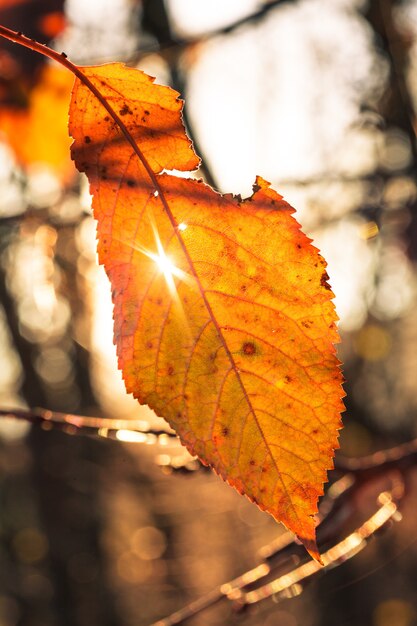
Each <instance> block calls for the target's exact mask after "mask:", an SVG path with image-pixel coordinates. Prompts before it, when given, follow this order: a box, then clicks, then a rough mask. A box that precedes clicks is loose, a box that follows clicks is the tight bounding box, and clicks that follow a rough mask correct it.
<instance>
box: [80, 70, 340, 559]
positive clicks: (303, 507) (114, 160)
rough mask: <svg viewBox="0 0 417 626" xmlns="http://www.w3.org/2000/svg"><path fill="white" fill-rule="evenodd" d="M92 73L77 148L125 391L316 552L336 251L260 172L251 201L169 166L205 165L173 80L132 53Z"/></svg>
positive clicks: (330, 400) (335, 380)
mask: <svg viewBox="0 0 417 626" xmlns="http://www.w3.org/2000/svg"><path fill="white" fill-rule="evenodd" d="M82 72H83V73H84V75H85V76H86V77H87V78H88V79H89V81H91V84H92V85H93V90H96V93H95V94H93V93H92V91H91V86H90V89H89V88H87V86H86V85H85V84H83V83H82V82H80V81H79V80H77V81H76V83H75V87H74V91H73V97H72V102H71V107H70V133H71V135H72V137H73V138H74V140H75V141H74V144H73V146H72V155H73V158H74V160H75V162H76V165H77V167H78V169H80V170H81V171H84V172H86V173H87V175H88V178H89V180H90V185H91V193H92V194H93V198H94V199H93V206H94V215H95V217H96V219H97V220H98V251H99V259H100V262H101V263H103V264H104V266H105V268H106V271H107V274H108V276H109V278H110V281H111V285H112V289H113V302H114V329H115V330H114V333H115V342H116V344H117V353H118V357H119V366H120V368H121V370H122V372H123V377H124V380H125V383H126V388H127V390H128V391H129V392H131V393H133V394H134V396H135V397H136V398H138V400H139V401H140V402H141V403H146V404H148V405H149V406H150V407H151V408H153V409H154V410H155V411H156V413H157V414H158V415H161V416H163V417H165V418H166V419H167V420H168V421H169V423H170V424H171V426H173V427H174V428H175V430H176V432H177V433H178V434H179V436H180V438H181V441H182V442H183V443H184V444H185V445H186V446H187V448H188V449H189V450H190V451H191V453H193V454H197V455H198V456H199V457H200V459H201V460H202V461H203V462H204V463H206V464H209V465H210V466H212V467H213V468H214V469H215V471H216V472H217V473H218V474H220V476H222V477H223V478H224V479H225V480H227V482H229V483H230V484H231V485H232V486H233V487H235V488H236V489H237V490H238V491H239V492H240V493H244V494H246V495H247V496H248V497H249V498H250V499H251V500H252V501H253V502H256V503H257V504H258V505H259V507H260V508H261V509H264V510H266V511H268V512H269V513H271V514H272V515H273V516H274V517H275V518H276V519H278V520H280V521H282V522H283V523H284V524H285V525H286V526H287V527H288V528H290V529H291V530H292V531H294V532H295V533H296V534H297V535H298V537H299V538H300V539H301V541H302V542H303V543H304V545H305V546H306V548H307V549H308V550H309V552H310V553H311V554H312V555H313V556H314V557H315V558H317V559H319V558H320V557H319V555H318V552H317V548H316V545H315V523H314V515H315V513H316V512H317V500H318V497H319V496H320V495H321V494H322V492H323V482H324V481H325V480H326V470H327V469H329V468H331V467H332V457H333V453H334V448H335V447H336V446H337V433H338V429H339V428H340V411H341V410H342V408H343V406H342V402H341V399H340V398H341V395H342V392H341V388H340V384H341V380H342V377H341V373H340V370H339V364H338V361H337V358H336V356H335V349H334V346H333V343H334V342H337V341H338V335H337V330H336V327H335V320H336V314H335V311H334V307H333V304H332V302H331V298H332V296H333V294H332V292H331V291H330V288H329V286H328V284H327V278H328V276H327V274H326V272H325V269H324V268H325V265H326V264H325V261H324V260H323V259H322V257H321V256H320V255H319V253H318V251H317V249H316V248H314V247H313V246H312V245H311V243H310V240H309V239H308V238H307V237H306V236H305V235H304V234H303V233H302V232H301V231H300V227H299V224H298V223H297V222H296V220H295V219H294V218H293V217H292V213H293V209H292V208H291V207H290V206H289V205H288V204H287V203H286V202H285V201H284V200H283V199H282V197H281V196H280V195H278V194H277V193H276V192H274V191H273V190H272V189H270V187H269V183H267V182H266V181H264V180H263V179H262V178H258V179H257V181H256V185H255V186H254V194H253V196H252V197H251V198H248V199H247V200H244V201H241V200H240V199H238V198H236V197H233V196H231V195H226V196H222V195H220V194H217V193H216V192H214V191H213V189H211V188H210V187H208V186H207V185H205V184H204V183H203V182H202V181H197V180H190V179H184V178H177V177H175V176H172V175H170V174H168V173H161V172H162V170H164V169H165V170H170V169H174V168H175V169H177V170H185V171H186V170H190V169H193V168H195V167H196V166H197V165H198V163H199V159H198V158H197V156H196V155H195V153H194V151H193V149H192V146H191V143H190V140H189V139H188V137H187V136H186V134H185V131H184V128H183V125H182V121H181V108H182V103H181V101H179V100H178V99H177V96H178V94H177V93H176V92H175V91H173V90H171V89H170V88H168V87H162V86H159V85H154V84H153V79H152V78H150V77H149V76H147V75H145V74H143V73H142V72H139V71H137V70H132V69H129V68H126V67H124V66H123V65H120V64H110V65H105V66H102V67H91V68H82ZM97 96H99V99H98V98H97Z"/></svg>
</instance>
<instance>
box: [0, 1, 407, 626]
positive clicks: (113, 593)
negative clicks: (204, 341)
mask: <svg viewBox="0 0 417 626" xmlns="http://www.w3.org/2000/svg"><path fill="white" fill-rule="evenodd" d="M226 5H227V6H226ZM62 11H63V3H62V2H59V1H56V0H54V1H52V2H47V1H46V0H45V1H43V0H36V1H35V0H33V1H32V2H30V1H29V0H3V1H2V2H0V23H4V25H6V26H10V27H12V28H15V29H16V30H21V31H23V32H25V34H27V35H29V36H31V37H35V38H37V39H39V40H41V41H51V40H54V38H57V39H55V43H54V45H55V46H57V49H59V50H61V49H63V48H64V49H65V51H66V52H68V53H69V54H70V55H71V57H72V58H73V59H74V61H80V62H81V61H82V62H86V63H88V62H100V61H107V60H116V59H118V60H119V59H124V60H127V61H129V62H130V63H132V64H137V65H138V66H140V67H141V68H143V69H144V70H146V71H148V72H149V73H151V74H156V75H157V77H158V80H159V81H161V82H170V83H171V84H172V85H173V86H174V87H175V88H177V89H179V90H180V91H181V93H182V94H183V96H184V97H185V98H186V99H187V103H188V104H187V107H186V114H187V117H186V122H187V125H188V129H189V132H190V134H191V136H192V137H193V140H194V142H195V143H196V146H197V151H198V152H199V153H200V154H202V156H203V157H205V169H204V170H203V172H202V173H203V175H204V176H205V177H206V179H207V180H208V181H209V182H210V183H211V184H212V185H214V186H216V187H217V188H220V189H222V190H224V191H234V192H241V191H242V189H246V188H247V189H248V191H249V189H250V185H251V184H252V182H253V179H254V175H255V174H256V173H259V174H261V175H264V176H265V177H266V178H268V179H270V180H271V182H272V183H273V184H274V186H275V188H277V189H278V190H279V191H281V192H282V193H284V194H285V196H286V198H287V199H288V200H289V201H290V202H291V203H292V204H294V205H295V206H297V207H298V208H299V219H300V221H301V222H302V223H303V226H304V230H306V231H307V232H309V234H311V236H312V237H314V239H315V241H316V242H317V245H318V247H320V249H321V250H322V251H323V253H324V256H325V257H326V258H327V259H328V261H329V274H330V276H331V284H332V286H333V288H334V291H335V293H336V304H337V307H338V310H339V314H340V317H341V322H340V329H341V332H342V336H343V343H342V345H341V347H340V356H341V358H342V360H344V362H345V366H344V374H345V377H346V381H347V382H346V390H347V392H348V398H347V409H348V410H347V414H346V418H345V423H346V427H345V430H344V431H343V434H342V439H341V443H342V449H343V451H344V453H345V454H348V455H352V456H354V455H358V454H365V453H367V452H370V451H373V450H377V449H379V448H381V447H384V446H388V445H391V444H393V443H397V442H400V441H404V440H406V439H408V438H410V437H414V436H416V435H417V432H416V419H415V416H416V409H417V394H416V392H415V381H416V375H417V349H416V346H417V307H416V259H417V151H416V138H415V129H416V115H415V110H416V97H417V79H416V75H417V3H416V2H415V0H339V1H338V2H334V0H292V1H290V0H286V1H282V2H271V1H270V2H266V3H261V2H258V1H257V0H245V2H242V1H237V0H236V1H235V0H233V1H232V0H229V2H228V3H224V2H220V0H216V1H214V0H212V1H211V2H210V3H207V2H203V0H198V1H197V0H194V2H193V3H189V2H186V1H185V0H169V1H168V0H167V1H166V2H165V3H164V2H162V1H161V2H159V1H158V2H155V1H152V0H147V1H145V0H143V2H139V1H133V0H131V1H127V0H126V1H124V0H117V1H116V0H115V1H113V2H107V1H105V0H101V2H99V0H97V1H95V2H89V3H86V2H82V1H81V0H67V3H66V6H65V11H66V19H65V20H64V19H63V12H62ZM64 21H65V22H66V23H67V28H66V29H65V30H63V24H64ZM41 66H42V67H41ZM43 66H44V62H43V60H42V58H41V57H39V56H38V55H35V54H33V53H30V52H27V51H23V49H21V48H20V47H18V46H13V45H9V44H4V43H3V42H2V43H1V47H0V103H1V104H0V106H1V110H0V119H1V117H2V116H3V115H4V113H5V112H6V111H7V115H9V114H10V111H11V108H15V109H19V114H21V113H22V109H23V111H24V110H25V109H26V110H27V108H28V105H29V103H30V102H31V97H32V94H33V93H34V91H35V90H36V89H39V85H40V83H39V80H41V76H42V74H43V72H44V67H43ZM216 103H217V104H216ZM42 106H43V107H44V108H45V109H47V108H48V105H47V104H44V105H42ZM218 107H220V108H218ZM50 108H52V112H53V114H54V117H55V118H56V120H57V119H58V117H59V118H62V116H63V115H64V114H63V113H61V112H60V110H58V108H55V105H53V104H51V105H50ZM9 119H10V118H9ZM11 119H12V129H13V124H15V127H16V128H17V127H18V124H19V122H18V121H17V120H18V118H17V117H16V118H15V122H13V118H11ZM63 121H64V122H65V121H66V120H63ZM28 123H29V122H28ZM52 130H53V129H52V128H51V123H50V122H48V121H47V120H46V121H44V122H43V126H42V128H41V130H40V131H39V132H38V141H39V142H40V144H42V143H43V141H44V142H45V145H46V146H47V145H48V141H49V139H48V137H49V133H50V132H51V131H52ZM28 132H29V131H28ZM2 137H3V142H2V144H1V145H0V166H1V167H0V186H1V193H0V351H1V363H2V366H1V368H0V399H1V401H0V406H3V407H8V406H9V407H10V406H15V407H36V406H44V407H47V408H49V409H51V410H58V411H65V412H72V413H80V414H85V415H100V416H104V417H110V418H113V419H114V418H123V419H124V418H137V419H146V420H149V422H150V423H152V424H159V423H160V422H159V421H157V419H156V418H154V417H153V416H152V415H151V414H150V412H149V411H147V410H146V408H141V407H138V406H136V403H134V402H133V401H132V400H131V399H129V398H126V396H125V394H124V391H123V385H122V383H121V380H120V377H119V375H118V373H117V371H116V365H115V357H114V351H113V346H112V338H111V334H112V331H111V323H110V321H111V307H110V303H109V294H108V293H107V292H108V286H107V284H106V283H105V281H104V279H103V275H102V273H101V270H99V269H98V268H97V267H96V264H95V252H94V224H93V222H92V219H91V217H90V214H89V208H88V207H89V196H88V192H87V189H86V184H85V181H84V180H82V179H79V178H77V177H76V176H75V174H73V173H72V171H69V170H66V174H65V176H62V172H59V171H57V170H56V169H54V168H51V167H50V164H48V163H47V162H45V161H43V159H42V158H41V157H39V158H37V159H35V160H34V162H28V161H25V162H24V163H23V165H22V160H21V159H20V160H19V155H18V154H16V153H15V152H14V151H13V149H12V148H13V146H11V145H10V143H9V142H8V141H7V137H6V135H5V134H4V130H3V134H2ZM25 140H26V131H24V132H23V137H22V139H21V142H23V143H24V142H25ZM43 147H44V146H43ZM39 154H42V152H39ZM58 160H59V158H58ZM121 439H123V437H121ZM156 453H157V454H162V455H165V456H167V454H171V453H172V454H174V455H175V454H177V455H181V454H182V452H181V451H180V450H178V449H177V447H176V446H175V445H174V444H169V446H168V447H167V446H165V447H163V448H161V450H159V449H158V450H157V452H155V450H154V449H153V447H151V446H149V447H140V449H139V447H138V446H137V445H136V444H134V443H127V442H124V443H120V442H118V443H117V442H114V441H110V440H106V439H100V438H95V439H94V438H88V437H85V438H82V437H77V438H76V437H71V436H70V435H65V434H63V433H59V432H55V431H51V432H45V431H44V430H41V429H39V428H33V429H29V427H27V426H26V424H25V425H21V424H20V423H15V422H13V423H11V424H10V423H8V422H7V423H6V422H4V423H0V504H1V514H0V563H1V567H0V624H1V626H17V625H19V626H52V625H54V626H55V625H56V626H61V625H62V626H63V625H66V624H68V626H87V624H88V626H96V625H97V626H99V625H100V626H110V625H114V626H116V625H117V626H122V625H123V626H124V625H126V626H130V625H131V626H133V625H134V626H141V625H143V626H145V625H146V624H149V623H150V622H151V621H153V620H156V619H157V618H158V617H160V616H162V615H165V614H168V613H170V612H172V611H174V610H176V609H178V608H179V607H180V606H181V605H182V604H184V603H185V602H187V601H189V600H191V599H194V598H198V597H199V596H201V595H202V594H203V593H205V592H207V591H209V590H210V589H211V588H212V587H213V586H215V585H217V584H220V583H222V582H224V581H225V580H228V579H230V578H233V577H234V576H236V575H238V574H240V573H241V572H242V571H244V570H245V569H248V568H250V567H252V566H253V565H255V564H256V563H257V557H256V551H257V550H258V549H259V548H260V547H261V546H262V545H263V544H264V543H266V542H268V541H270V540H272V539H273V538H274V537H275V535H276V534H277V532H279V530H278V531H277V527H276V524H275V523H274V522H273V520H272V519H270V518H269V517H268V516H266V515H265V514H262V513H260V512H259V511H258V510H257V509H256V508H255V507H253V506H252V505H250V504H249V503H248V502H246V501H245V500H244V499H241V498H240V497H239V496H238V495H237V494H235V493H233V492H232V491H231V490H229V489H227V488H226V487H225V486H224V485H223V484H222V483H221V482H220V481H219V480H218V479H217V478H216V477H214V476H211V475H210V474H207V473H193V476H192V478H185V477H183V476H177V475H174V476H173V475H166V474H164V473H162V472H161V471H160V470H159V469H158V468H157V467H156V466H155V464H154V463H153V459H154V456H155V454H156ZM162 465H163V463H162ZM415 482H416V481H415V476H414V478H412V479H411V481H410V484H409V485H408V496H407V499H406V502H405V505H404V511H403V513H404V520H403V522H402V523H401V524H398V525H397V526H396V528H395V531H394V530H393V531H392V532H391V533H388V534H386V535H384V537H381V538H379V539H378V540H377V541H375V542H373V543H372V544H371V546H370V547H369V548H368V549H367V551H365V552H364V553H362V554H361V555H359V556H358V557H356V558H355V559H352V560H351V561H349V562H348V563H346V565H345V566H343V567H341V568H339V569H337V570H335V571H334V572H332V573H330V574H328V575H327V576H325V577H323V578H321V579H318V580H317V581H315V582H314V583H312V585H311V586H310V587H309V589H308V591H307V592H306V593H304V594H303V595H301V596H300V597H299V598H296V599H291V600H290V601H288V602H286V603H284V604H280V605H279V606H274V605H273V604H272V605H271V604H269V605H268V606H266V604H265V605H262V607H261V608H255V609H254V610H253V611H252V612H249V613H245V614H242V615H231V614H230V612H229V608H228V607H226V608H225V609H221V608H220V609H217V608H216V609H211V610H210V611H208V612H207V613H206V614H202V615H200V616H199V617H198V618H196V619H195V620H194V622H193V623H195V624H198V625H199V626H200V625H203V624H204V625H210V624H213V625H214V624H219V623H228V624H232V623H242V624H245V625H248V626H252V625H253V626H255V625H256V626H258V625H260V626H274V625H275V624H280V626H297V624H303V626H310V625H311V626H318V625H319V624H320V626H325V625H327V624H333V623H334V622H337V623H340V624H346V625H347V624H355V626H362V625H363V626H365V625H366V626H368V625H369V624H372V626H387V625H388V624H393V625H394V624H395V625H396V626H411V625H412V624H413V623H415V620H416V614H417V604H416V598H415V583H414V581H415V577H416V575H417V565H416V563H417V560H416V556H417V554H416V532H417V531H416V526H415V518H414V509H415V506H416V504H417V500H416V484H415ZM190 623H192V622H191V621H190Z"/></svg>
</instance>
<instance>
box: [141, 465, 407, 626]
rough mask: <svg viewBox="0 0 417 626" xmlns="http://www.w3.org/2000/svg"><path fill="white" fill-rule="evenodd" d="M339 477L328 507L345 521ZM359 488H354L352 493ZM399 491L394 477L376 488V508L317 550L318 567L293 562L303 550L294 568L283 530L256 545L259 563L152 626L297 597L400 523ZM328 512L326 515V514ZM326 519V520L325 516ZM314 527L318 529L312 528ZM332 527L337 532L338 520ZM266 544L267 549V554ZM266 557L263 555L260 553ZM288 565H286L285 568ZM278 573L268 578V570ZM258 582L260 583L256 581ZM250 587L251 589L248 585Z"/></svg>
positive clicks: (346, 501)
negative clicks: (222, 607)
mask: <svg viewBox="0 0 417 626" xmlns="http://www.w3.org/2000/svg"><path fill="white" fill-rule="evenodd" d="M342 482H345V479H342V480H341V481H338V482H337V483H335V484H334V485H333V488H334V490H333V496H332V498H330V499H332V500H333V507H331V511H335V510H337V509H338V510H340V508H341V507H343V509H344V512H343V515H341V516H340V517H339V519H340V518H341V519H342V520H345V519H346V512H348V511H349V509H352V506H351V497H352V493H351V492H350V488H345V485H342V484H341V483H342ZM360 488H361V487H360V486H359V483H358V486H357V487H356V491H357V490H358V489H360ZM403 494H404V483H403V481H402V480H401V479H400V478H398V477H397V478H393V479H392V483H391V488H390V490H389V491H382V492H380V493H379V494H378V497H377V503H378V505H379V506H378V508H377V510H376V512H374V513H373V514H372V515H370V516H369V517H368V518H367V519H366V520H365V522H363V523H362V524H360V525H359V526H358V527H357V528H356V529H355V530H354V531H353V532H350V533H349V534H348V535H347V536H346V537H345V538H344V539H343V540H342V541H339V542H337V543H335V544H334V545H333V546H332V547H331V548H328V549H327V550H326V551H325V552H323V553H322V560H323V563H324V566H321V565H320V564H319V563H318V562H317V561H314V560H305V562H303V563H301V564H300V565H298V563H299V559H302V558H304V554H305V552H304V551H300V554H297V555H296V565H295V566H294V557H295V554H294V550H293V558H292V559H291V558H290V553H289V551H288V548H294V547H295V548H297V547H299V546H296V545H294V544H295V542H294V539H293V535H292V533H289V532H287V533H285V534H284V535H282V536H281V537H279V538H278V541H275V542H273V543H272V544H270V545H269V546H266V547H265V548H263V549H262V551H261V554H263V558H264V562H263V563H261V564H260V565H258V566H257V567H255V568H253V569H251V570H249V571H248V572H246V573H245V574H243V575H242V576H239V577H238V578H235V579H234V580H231V581H229V582H228V583H225V584H223V585H220V586H218V587H216V588H215V589H213V590H212V591H210V592H209V593H208V594H207V595H205V596H203V597H201V598H199V599H198V600H196V601H194V602H192V603H190V604H188V605H187V606H185V607H183V608H182V609H181V610H179V611H176V612H175V613H172V614H171V615H169V616H168V617H166V618H163V619H161V620H159V621H157V622H155V623H154V624H152V626H179V625H180V624H184V623H185V622H186V621H187V620H188V619H191V618H194V617H196V616H197V615H199V614H200V613H201V612H202V611H203V610H205V609H206V608H209V607H212V606H214V605H216V604H218V603H219V602H221V601H229V602H230V604H231V608H234V609H235V610H242V609H244V608H247V607H250V606H252V605H254V604H258V603H259V602H261V601H264V600H267V599H269V598H271V597H274V600H275V601H276V602H279V601H280V600H283V599H287V598H289V597H294V596H296V595H299V594H300V593H301V592H302V591H303V587H302V585H303V584H305V583H306V582H307V581H308V580H309V579H311V578H312V577H313V576H316V575H318V574H320V573H322V572H326V571H328V570H329V569H331V568H334V567H338V566H339V565H342V564H343V563H345V562H346V561H347V560H348V559H350V558H352V557H353V556H355V555H356V554H358V553H359V552H361V551H362V550H363V549H364V548H365V547H366V545H367V543H368V540H369V538H370V537H372V536H373V535H374V534H375V533H376V532H377V531H380V530H382V529H383V528H384V527H386V526H387V524H388V523H389V522H390V521H391V520H392V521H400V520H401V515H400V513H399V511H398V504H399V502H400V501H401V498H402V496H403ZM331 515H332V513H329V514H328V517H331ZM326 519H327V518H326ZM319 529H320V526H319V527H318V530H319ZM338 531H339V532H340V531H341V528H340V523H339V524H338ZM271 547H273V551H272V553H271ZM265 555H268V559H267V558H266V557H265ZM272 556H273V557H274V558H275V564H272V560H271V557H272ZM291 566H292V568H291ZM277 573H279V575H278V576H277V577H276V578H275V579H273V580H268V581H267V582H265V581H266V579H267V578H270V577H271V575H272V574H275V575H276V574H277ZM258 583H261V585H260V586H256V584H258ZM254 586H255V588H254V589H253V588H252V587H254Z"/></svg>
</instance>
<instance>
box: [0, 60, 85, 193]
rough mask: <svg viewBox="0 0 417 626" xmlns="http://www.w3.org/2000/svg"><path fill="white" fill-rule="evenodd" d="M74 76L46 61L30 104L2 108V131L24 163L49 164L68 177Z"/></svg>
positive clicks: (19, 159)
mask: <svg viewBox="0 0 417 626" xmlns="http://www.w3.org/2000/svg"><path fill="white" fill-rule="evenodd" d="M73 82H74V80H73V77H72V76H71V74H69V73H68V72H66V71H65V70H62V69H61V68H59V67H55V66H52V65H45V66H44V67H43V68H42V70H41V74H40V77H39V81H38V82H37V83H36V85H35V86H34V87H33V89H32V90H31V91H30V94H29V102H28V107H27V108H24V109H20V108H16V107H12V106H6V107H3V108H1V109H0V134H3V135H4V136H5V138H6V139H7V142H8V144H9V145H10V146H11V148H12V150H13V151H14V152H15V154H16V158H17V160H18V161H19V163H20V164H21V165H23V166H28V165H33V164H41V165H46V166H48V167H49V168H50V169H51V170H52V171H53V172H54V173H55V174H56V175H57V176H59V177H60V178H62V179H63V180H64V181H66V180H68V179H69V178H71V176H72V175H73V173H74V167H73V165H72V163H71V161H70V159H69V157H68V150H69V147H70V140H69V138H68V129H67V124H68V99H69V97H70V93H71V87H72V84H73Z"/></svg>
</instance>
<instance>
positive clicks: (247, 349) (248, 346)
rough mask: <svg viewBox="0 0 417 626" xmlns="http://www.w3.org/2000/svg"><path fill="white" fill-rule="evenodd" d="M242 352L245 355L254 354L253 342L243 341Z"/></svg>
mask: <svg viewBox="0 0 417 626" xmlns="http://www.w3.org/2000/svg"><path fill="white" fill-rule="evenodd" d="M242 352H243V354H246V356H252V355H253V354H256V346H255V344H254V343H253V342H252V341H245V343H244V344H243V346H242Z"/></svg>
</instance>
